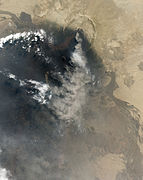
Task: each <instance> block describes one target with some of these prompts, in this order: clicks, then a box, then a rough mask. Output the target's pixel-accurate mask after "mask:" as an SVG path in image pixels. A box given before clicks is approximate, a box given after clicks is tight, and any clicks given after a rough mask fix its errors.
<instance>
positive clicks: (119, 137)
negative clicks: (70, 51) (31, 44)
mask: <svg viewBox="0 0 143 180" xmlns="http://www.w3.org/2000/svg"><path fill="white" fill-rule="evenodd" d="M21 12H25V13H27V14H29V15H31V20H32V22H33V23H32V22H31V23H30V24H34V25H35V24H37V25H38V24H42V23H56V26H57V28H61V27H62V28H63V30H64V29H65V28H67V27H68V28H72V29H83V31H84V32H85V34H86V36H87V38H88V40H89V42H90V43H91V48H92V49H93V50H95V51H96V53H97V54H98V56H99V57H100V58H101V60H102V63H103V65H104V67H105V69H106V76H104V78H102V80H100V79H99V81H98V82H97V87H98V88H99V89H100V91H99V93H98V95H97V93H96V92H95V91H94V90H93V91H92V93H91V95H90V96H89V97H88V99H87V104H86V107H85V110H84V127H85V129H86V131H85V132H84V133H81V134H80V135H75V134H74V135H73V133H71V132H70V130H67V131H66V132H65V134H66V135H65V136H64V137H63V139H62V141H61V142H60V145H59V147H60V148H61V151H60V153H59V154H58V157H57V158H56V160H55V161H57V162H54V163H55V164H56V165H57V166H58V169H59V171H58V172H57V171H56V172H57V175H55V174H54V172H53V171H52V170H51V171H50V172H49V174H50V176H49V175H47V180H52V179H54V178H55V179H56V180H57V179H60V178H62V177H63V179H64V178H65V179H66V180H142V179H143V154H142V153H143V131H142V128H143V116H142V114H143V96H142V89H143V78H142V77H143V2H142V0H137V1H135V0H100V1H99V0H88V1H86V0H73V1H70V0H56V1H53V0H31V1H29V0H21V1H19V0H1V1H0V37H3V36H6V35H8V34H11V33H15V32H18V31H19V27H20V28H21V29H22V28H23V29H25V28H29V26H30V25H27V24H26V22H29V20H28V21H23V20H22V19H20V14H21ZM23 24H24V25H25V24H26V25H27V26H22V25H23ZM46 148H47V147H46ZM11 151H12V152H9V154H10V155H9V156H10V158H8V159H7V161H8V163H5V166H6V167H8V168H9V169H10V171H11V173H12V174H13V175H15V174H18V177H19V178H18V180H23V179H22V176H21V177H20V174H21V173H22V170H19V169H18V166H19V165H18V161H17V163H14V164H13V161H14V160H13V159H14V158H15V159H20V160H19V161H20V162H21V161H22V162H24V160H23V159H22V157H19V156H20V154H21V156H24V158H27V156H26V155H23V154H22V153H24V150H23V149H18V150H16V151H15V149H14V148H13V149H12V150H11ZM19 151H20V152H19ZM47 152H48V151H47ZM44 153H45V152H44ZM33 158H35V157H33ZM42 158H43V157H42V155H41V156H38V157H37V159H34V160H33V159H32V163H31V164H30V165H29V168H28V170H27V169H26V170H25V171H26V173H25V174H26V175H27V179H28V180H32V179H35V176H34V175H33V174H34V173H35V171H37V170H38V172H37V173H39V174H41V173H43V171H44V170H46V168H47V169H50V168H51V169H52V164H49V162H48V160H46V159H42ZM41 161H42V163H43V164H42V165H43V167H41V166H40V163H41ZM8 164H9V165H8ZM27 164H28V163H27ZM35 164H37V165H35ZM49 167H50V168H49ZM43 169H44V170H43ZM61 172H62V173H61ZM53 174H54V175H53ZM61 174H62V177H61ZM26 175H25V176H24V177H26ZM52 176H53V177H52ZM39 177H40V178H41V179H42V176H39ZM45 178H46V176H44V179H43V180H46V179H45ZM37 180H38V179H37Z"/></svg>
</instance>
